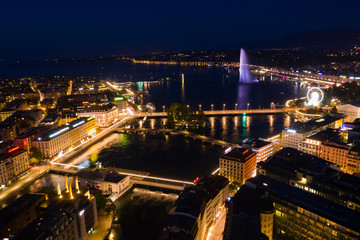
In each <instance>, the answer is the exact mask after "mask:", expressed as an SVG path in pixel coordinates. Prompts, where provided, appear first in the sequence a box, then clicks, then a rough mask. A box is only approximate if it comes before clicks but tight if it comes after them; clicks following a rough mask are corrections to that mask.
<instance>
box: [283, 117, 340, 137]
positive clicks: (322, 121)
mask: <svg viewBox="0 0 360 240" xmlns="http://www.w3.org/2000/svg"><path fill="white" fill-rule="evenodd" d="M344 117H345V115H344V114H340V113H336V114H335V113H332V114H328V115H326V116H323V117H320V118H316V119H312V120H310V121H307V122H304V123H302V122H294V123H293V124H292V126H291V127H290V128H289V129H288V130H293V131H295V132H297V133H306V132H309V131H311V130H314V129H317V128H320V127H323V126H326V125H328V124H331V123H333V122H335V121H338V120H340V119H343V118H344Z"/></svg>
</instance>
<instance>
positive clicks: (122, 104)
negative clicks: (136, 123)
mask: <svg viewBox="0 0 360 240" xmlns="http://www.w3.org/2000/svg"><path fill="white" fill-rule="evenodd" d="M114 104H115V106H116V107H117V108H118V109H119V110H120V113H124V112H126V109H127V101H126V99H125V98H124V97H122V96H116V97H115V98H114Z"/></svg>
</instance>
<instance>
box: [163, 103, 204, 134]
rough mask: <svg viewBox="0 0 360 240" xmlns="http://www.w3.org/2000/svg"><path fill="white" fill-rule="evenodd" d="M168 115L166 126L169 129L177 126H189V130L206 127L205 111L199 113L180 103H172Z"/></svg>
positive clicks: (167, 111)
mask: <svg viewBox="0 0 360 240" xmlns="http://www.w3.org/2000/svg"><path fill="white" fill-rule="evenodd" d="M166 113H167V122H166V125H167V127H169V128H173V127H175V126H176V125H178V126H187V127H189V128H203V127H205V123H206V117H205V114H204V112H203V111H198V112H197V111H195V110H194V109H192V108H190V107H187V106H185V105H182V104H180V103H172V104H171V106H170V108H168V109H167V110H166Z"/></svg>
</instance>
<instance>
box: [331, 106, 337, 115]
mask: <svg viewBox="0 0 360 240" xmlns="http://www.w3.org/2000/svg"><path fill="white" fill-rule="evenodd" d="M330 113H338V109H337V107H336V106H333V107H332V108H331V110H330Z"/></svg>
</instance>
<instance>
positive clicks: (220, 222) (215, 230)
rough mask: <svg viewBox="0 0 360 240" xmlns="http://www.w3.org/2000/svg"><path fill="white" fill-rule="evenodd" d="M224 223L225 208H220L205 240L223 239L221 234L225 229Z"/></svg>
mask: <svg viewBox="0 0 360 240" xmlns="http://www.w3.org/2000/svg"><path fill="white" fill-rule="evenodd" d="M225 222H226V208H225V207H222V208H221V212H220V213H219V216H218V218H217V220H216V222H214V223H213V224H212V225H211V227H210V229H209V232H208V235H207V238H206V240H221V239H223V232H224V229H225Z"/></svg>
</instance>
